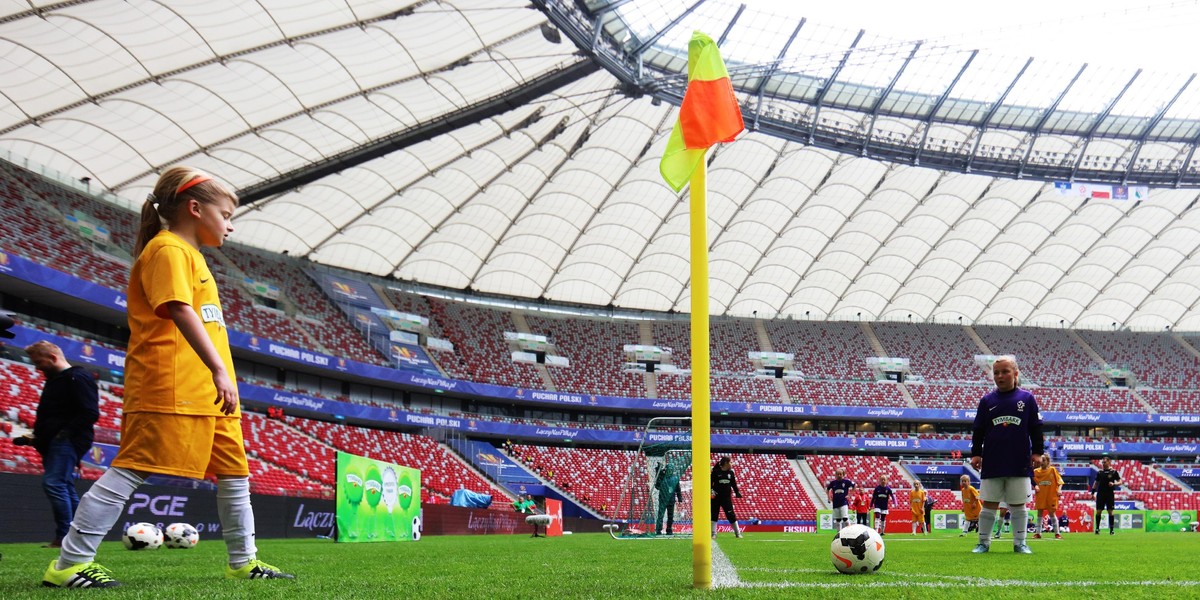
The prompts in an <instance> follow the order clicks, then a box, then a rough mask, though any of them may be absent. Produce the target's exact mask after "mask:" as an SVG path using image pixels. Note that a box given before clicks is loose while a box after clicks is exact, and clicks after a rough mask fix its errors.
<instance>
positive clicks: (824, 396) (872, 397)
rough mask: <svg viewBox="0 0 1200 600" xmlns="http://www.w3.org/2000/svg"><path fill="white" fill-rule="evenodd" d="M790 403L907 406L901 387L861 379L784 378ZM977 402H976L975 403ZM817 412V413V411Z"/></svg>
mask: <svg viewBox="0 0 1200 600" xmlns="http://www.w3.org/2000/svg"><path fill="white" fill-rule="evenodd" d="M784 385H785V386H786V387H787V391H788V396H789V397H790V398H791V400H792V404H816V405H830V406H881V407H882V406H895V407H901V406H907V403H906V402H905V400H904V396H903V395H902V394H901V392H900V390H899V389H898V388H897V387H896V386H895V385H894V384H890V383H865V382H861V381H822V380H811V381H810V380H785V381H784ZM976 404H978V401H977V402H976ZM818 414H819V413H818Z"/></svg>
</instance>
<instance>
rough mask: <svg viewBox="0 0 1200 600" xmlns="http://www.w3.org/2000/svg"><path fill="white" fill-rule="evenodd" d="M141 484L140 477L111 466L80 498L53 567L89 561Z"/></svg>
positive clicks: (62, 567)
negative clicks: (126, 502)
mask: <svg viewBox="0 0 1200 600" xmlns="http://www.w3.org/2000/svg"><path fill="white" fill-rule="evenodd" d="M139 485H142V478H141V477H138V476H137V475H135V474H134V473H133V471H130V470H128V469H122V468H120V467H112V468H111V469H109V470H107V471H105V472H104V474H103V475H101V476H100V479H99V480H97V481H96V483H95V484H93V485H92V489H90V490H88V493H86V494H84V495H83V498H80V499H79V507H78V508H76V509H75V518H74V519H73V520H72V521H71V529H70V531H68V532H67V537H65V538H63V541H62V550H61V551H60V552H59V555H58V564H57V565H56V567H55V568H58V569H65V568H67V567H69V566H71V565H78V564H81V563H86V562H92V561H93V560H95V558H96V549H97V548H99V547H100V541H101V540H103V539H104V534H106V533H108V530H110V529H112V527H113V525H114V524H115V523H116V522H117V520H118V519H120V518H121V510H122V509H124V508H125V501H126V500H129V497H130V496H132V495H133V492H134V490H136V489H137V488H138V486H139Z"/></svg>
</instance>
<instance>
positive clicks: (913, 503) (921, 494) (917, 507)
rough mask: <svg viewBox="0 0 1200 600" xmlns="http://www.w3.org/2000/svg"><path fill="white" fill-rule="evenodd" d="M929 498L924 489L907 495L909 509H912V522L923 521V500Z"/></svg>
mask: <svg viewBox="0 0 1200 600" xmlns="http://www.w3.org/2000/svg"><path fill="white" fill-rule="evenodd" d="M927 497H929V493H928V492H926V491H925V489H924V488H922V489H919V490H916V489H914V490H913V491H911V492H909V493H908V504H909V508H911V509H912V514H913V520H914V521H915V520H924V519H925V498H927Z"/></svg>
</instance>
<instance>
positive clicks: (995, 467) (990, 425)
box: [971, 387, 1045, 479]
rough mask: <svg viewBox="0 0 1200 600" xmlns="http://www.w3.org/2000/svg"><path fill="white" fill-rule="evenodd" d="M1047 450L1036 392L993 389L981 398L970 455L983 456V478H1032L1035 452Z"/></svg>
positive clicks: (1019, 389) (981, 474)
mask: <svg viewBox="0 0 1200 600" xmlns="http://www.w3.org/2000/svg"><path fill="white" fill-rule="evenodd" d="M1044 451H1045V438H1044V437H1043V436H1042V416H1041V413H1040V412H1039V411H1038V403H1037V400H1036V399H1034V397H1033V394H1031V393H1029V392H1028V391H1026V390H1023V389H1021V388H1019V387H1018V388H1013V389H1012V390H1009V391H1007V392H1001V391H1000V390H992V391H991V392H990V393H988V394H987V395H985V396H984V397H983V398H982V399H980V401H979V410H978V412H976V413H975V432H974V435H973V436H972V439H971V456H982V457H983V472H982V473H980V477H982V478H984V479H989V478H993V477H1029V476H1030V475H1031V474H1032V471H1031V467H1030V458H1031V455H1032V454H1042V453H1043V452H1044Z"/></svg>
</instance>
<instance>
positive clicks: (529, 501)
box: [512, 494, 537, 515]
mask: <svg viewBox="0 0 1200 600" xmlns="http://www.w3.org/2000/svg"><path fill="white" fill-rule="evenodd" d="M512 505H513V509H514V510H516V511H517V512H519V513H521V514H523V515H535V514H537V502H534V501H533V497H532V496H530V495H529V494H521V497H520V498H517V500H516V502H513V503H512Z"/></svg>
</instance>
